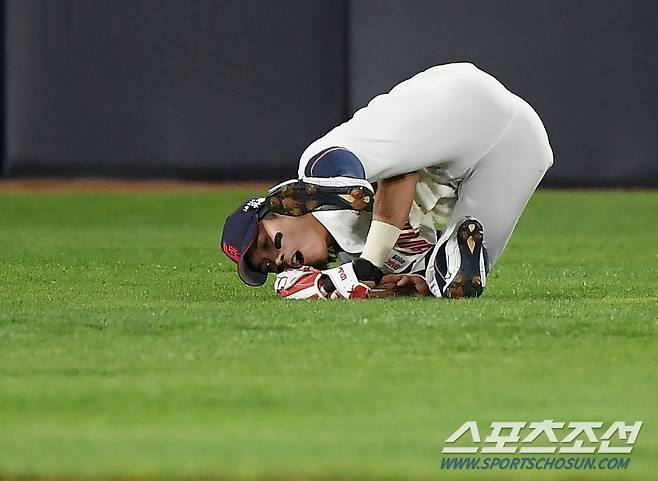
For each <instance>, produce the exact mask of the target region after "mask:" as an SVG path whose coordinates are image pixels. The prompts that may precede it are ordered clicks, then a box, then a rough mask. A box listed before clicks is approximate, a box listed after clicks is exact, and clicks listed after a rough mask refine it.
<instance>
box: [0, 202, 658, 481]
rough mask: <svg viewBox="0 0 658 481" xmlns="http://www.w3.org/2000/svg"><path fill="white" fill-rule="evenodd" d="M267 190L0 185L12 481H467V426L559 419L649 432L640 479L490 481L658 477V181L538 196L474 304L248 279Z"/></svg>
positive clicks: (0, 380) (2, 375)
mask: <svg viewBox="0 0 658 481" xmlns="http://www.w3.org/2000/svg"><path fill="white" fill-rule="evenodd" d="M245 195H246V193H239V192H174V193H143V194H138V193H134V194H131V193H124V194H109V193H97V194H91V193H29V192H28V193H19V192H0V260H1V262H0V478H2V477H3V474H2V473H4V475H5V476H6V477H7V478H16V477H21V476H45V477H54V478H59V479H61V478H68V477H75V478H83V479H93V478H107V477H120V478H134V477H148V478H166V479H170V478H173V479H178V478H183V477H186V478H201V477H203V478H219V479H230V480H232V479H262V480H288V479H295V480H301V479H322V480H325V479H326V480H329V479H331V480H352V479H378V480H379V479H386V480H397V481H402V480H404V481H415V480H435V479H454V475H455V472H448V471H441V470H440V469H439V463H440V460H441V449H442V447H443V441H444V439H445V438H446V437H447V436H448V435H449V434H450V433H452V432H453V431H454V430H455V429H456V428H457V427H458V426H459V425H461V424H462V423H463V422H464V421H466V420H468V419H475V420H478V421H479V422H480V426H481V429H482V431H486V426H487V423H489V422H491V421H492V420H527V421H539V420H543V419H547V418H548V419H551V418H552V419H557V420H563V421H570V420H602V421H605V422H606V423H610V422H612V421H614V420H618V419H619V420H626V421H635V420H643V421H644V422H645V425H644V427H643V430H642V432H641V433H640V436H639V438H638V441H637V444H636V447H635V448H634V451H633V454H632V457H631V465H630V468H629V470H628V471H617V472H603V471H591V472H584V473H583V472H574V471H571V472H568V471H563V472H558V471H553V472H550V473H548V474H550V476H547V473H546V472H543V473H542V472H533V473H531V472H520V473H519V472H516V473H515V472H509V471H507V472H500V471H499V472H495V471H494V472H477V473H474V474H473V475H472V476H471V477H470V478H468V479H491V478H492V477H494V478H497V479H527V478H530V479H548V478H549V477H550V478H551V479H553V478H555V477H559V478H561V479H563V478H564V477H566V478H568V479H592V480H594V479H596V480H598V479H642V480H650V479H655V476H656V474H655V473H656V472H658V430H657V429H658V428H657V426H658V409H657V406H658V369H657V366H658V342H657V336H656V332H657V327H658V297H657V296H658V294H657V292H658V247H657V245H656V239H658V223H657V222H656V219H657V218H658V217H657V214H658V192H655V191H654V192H635V193H628V192H609V193H606V192H590V193H579V192H557V191H552V192H551V191H549V192H540V193H538V194H537V195H536V196H535V198H534V199H533V200H532V201H531V203H530V205H529V207H528V209H527V211H526V213H525V214H524V216H523V217H522V219H521V221H520V222H519V225H518V228H517V230H516V233H515V235H514V236H513V237H512V240H511V242H510V244H509V246H508V249H507V251H506V253H505V255H504V256H503V258H502V260H501V261H500V262H499V264H498V265H497V266H496V269H495V270H494V272H493V273H492V274H491V276H490V278H489V287H488V289H487V291H486V293H485V296H484V297H483V298H481V299H478V300H469V301H452V302H451V301H444V300H439V299H405V300H401V299H395V300H392V299H388V300H383V299H378V300H372V301H360V302H358V301H357V302H329V301H327V302H320V301H315V302H313V301H282V300H279V299H277V298H276V297H275V294H274V292H273V291H272V288H271V282H270V283H269V284H268V286H267V287H266V288H262V289H250V288H247V287H243V286H242V285H240V284H239V282H238V280H237V277H236V275H235V273H234V271H233V266H232V263H231V262H230V261H229V260H228V259H226V258H225V257H223V255H222V254H221V253H220V252H219V250H218V249H217V244H218V238H219V229H220V226H221V224H222V222H223V218H224V217H225V216H226V215H227V214H228V213H229V211H230V210H231V209H232V207H233V206H234V205H236V204H237V202H238V201H239V200H242V199H243V197H244V196H245ZM457 474H458V475H459V476H461V477H462V478H467V477H468V475H469V474H472V473H468V472H466V471H463V472H461V473H457Z"/></svg>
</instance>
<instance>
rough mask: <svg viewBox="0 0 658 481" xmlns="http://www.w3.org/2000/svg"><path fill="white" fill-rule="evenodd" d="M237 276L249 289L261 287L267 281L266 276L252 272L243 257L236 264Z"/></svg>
mask: <svg viewBox="0 0 658 481" xmlns="http://www.w3.org/2000/svg"><path fill="white" fill-rule="evenodd" d="M238 276H239V277H240V280H241V281H242V282H244V283H245V284H247V285H248V286H251V287H258V286H262V285H263V284H265V281H267V274H263V273H262V272H258V271H255V270H253V269H252V268H251V266H249V263H248V262H247V260H246V259H245V258H244V257H243V258H242V259H240V262H238Z"/></svg>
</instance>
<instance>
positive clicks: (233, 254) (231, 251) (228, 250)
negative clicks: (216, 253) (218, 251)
mask: <svg viewBox="0 0 658 481" xmlns="http://www.w3.org/2000/svg"><path fill="white" fill-rule="evenodd" d="M222 250H223V251H224V253H225V254H226V255H227V256H229V257H230V258H231V259H233V261H234V262H240V253H239V252H238V250H237V249H236V248H235V247H234V246H232V245H230V244H227V243H226V242H224V243H223V244H222Z"/></svg>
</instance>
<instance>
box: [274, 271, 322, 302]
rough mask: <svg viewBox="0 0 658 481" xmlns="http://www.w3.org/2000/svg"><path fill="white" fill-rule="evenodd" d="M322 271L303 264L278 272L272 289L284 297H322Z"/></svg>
mask: <svg viewBox="0 0 658 481" xmlns="http://www.w3.org/2000/svg"><path fill="white" fill-rule="evenodd" d="M321 284H322V271H321V270H318V269H315V268H314V267H309V266H303V267H300V268H299V269H289V270H287V271H283V272H279V273H278V274H277V275H276V280H275V281H274V290H275V291H276V293H277V294H279V296H281V297H283V298H284V299H324V298H326V297H327V296H326V293H325V292H324V291H323V290H322V287H321Z"/></svg>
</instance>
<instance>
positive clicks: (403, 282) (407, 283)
mask: <svg viewBox="0 0 658 481" xmlns="http://www.w3.org/2000/svg"><path fill="white" fill-rule="evenodd" d="M372 295H373V297H397V296H429V295H430V288H429V287H428V286H427V282H426V281H425V278H424V277H423V276H421V275H419V274H386V275H385V276H384V277H382V281H381V282H380V283H379V285H378V286H377V289H375V290H373V292H372Z"/></svg>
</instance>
